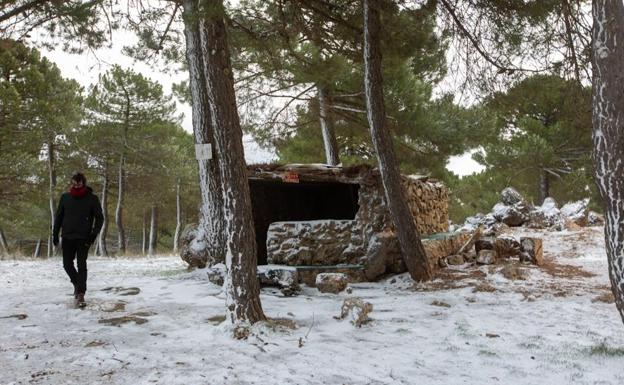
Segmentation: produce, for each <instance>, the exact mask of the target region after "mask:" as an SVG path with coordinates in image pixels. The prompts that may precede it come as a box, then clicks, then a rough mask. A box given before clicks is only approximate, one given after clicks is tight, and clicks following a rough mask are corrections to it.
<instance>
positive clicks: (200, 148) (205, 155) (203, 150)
mask: <svg viewBox="0 0 624 385" xmlns="http://www.w3.org/2000/svg"><path fill="white" fill-rule="evenodd" d="M195 158H196V159H197V160H208V159H212V146H211V145H210V143H196V144H195Z"/></svg>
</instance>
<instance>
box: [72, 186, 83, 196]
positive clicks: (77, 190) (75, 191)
mask: <svg viewBox="0 0 624 385" xmlns="http://www.w3.org/2000/svg"><path fill="white" fill-rule="evenodd" d="M69 193H70V194H71V196H73V197H74V198H82V197H83V196H85V195H86V194H87V186H82V187H72V188H70V189H69Z"/></svg>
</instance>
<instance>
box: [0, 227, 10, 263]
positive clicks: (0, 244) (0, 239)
mask: <svg viewBox="0 0 624 385" xmlns="http://www.w3.org/2000/svg"><path fill="white" fill-rule="evenodd" d="M0 255H5V256H8V255H9V244H8V243H7V240H6V237H5V236H4V231H2V228H0Z"/></svg>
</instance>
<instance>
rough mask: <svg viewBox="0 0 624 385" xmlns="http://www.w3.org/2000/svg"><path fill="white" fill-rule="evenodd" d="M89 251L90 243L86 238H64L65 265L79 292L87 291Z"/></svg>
mask: <svg viewBox="0 0 624 385" xmlns="http://www.w3.org/2000/svg"><path fill="white" fill-rule="evenodd" d="M88 253H89V244H88V243H87V240H86V239H63V267H64V268H65V271H66V272H67V275H68V276H69V280H70V281H71V282H72V283H73V284H74V288H75V289H76V292H77V293H82V294H84V293H86V292H87V254H88ZM74 258H75V259H76V261H77V264H78V271H76V268H75V267H74Z"/></svg>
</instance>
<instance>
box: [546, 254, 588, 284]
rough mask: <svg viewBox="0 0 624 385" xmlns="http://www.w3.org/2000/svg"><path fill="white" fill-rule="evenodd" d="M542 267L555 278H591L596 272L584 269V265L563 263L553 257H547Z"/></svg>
mask: <svg viewBox="0 0 624 385" xmlns="http://www.w3.org/2000/svg"><path fill="white" fill-rule="evenodd" d="M540 269H541V270H542V271H543V272H544V273H547V274H549V275H551V276H553V277H555V278H568V279H572V278H591V277H595V276H596V274H594V273H591V272H589V271H587V270H584V269H583V268H582V267H579V266H573V265H563V264H560V263H557V262H555V261H553V260H552V259H545V260H544V263H543V264H542V266H540Z"/></svg>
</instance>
